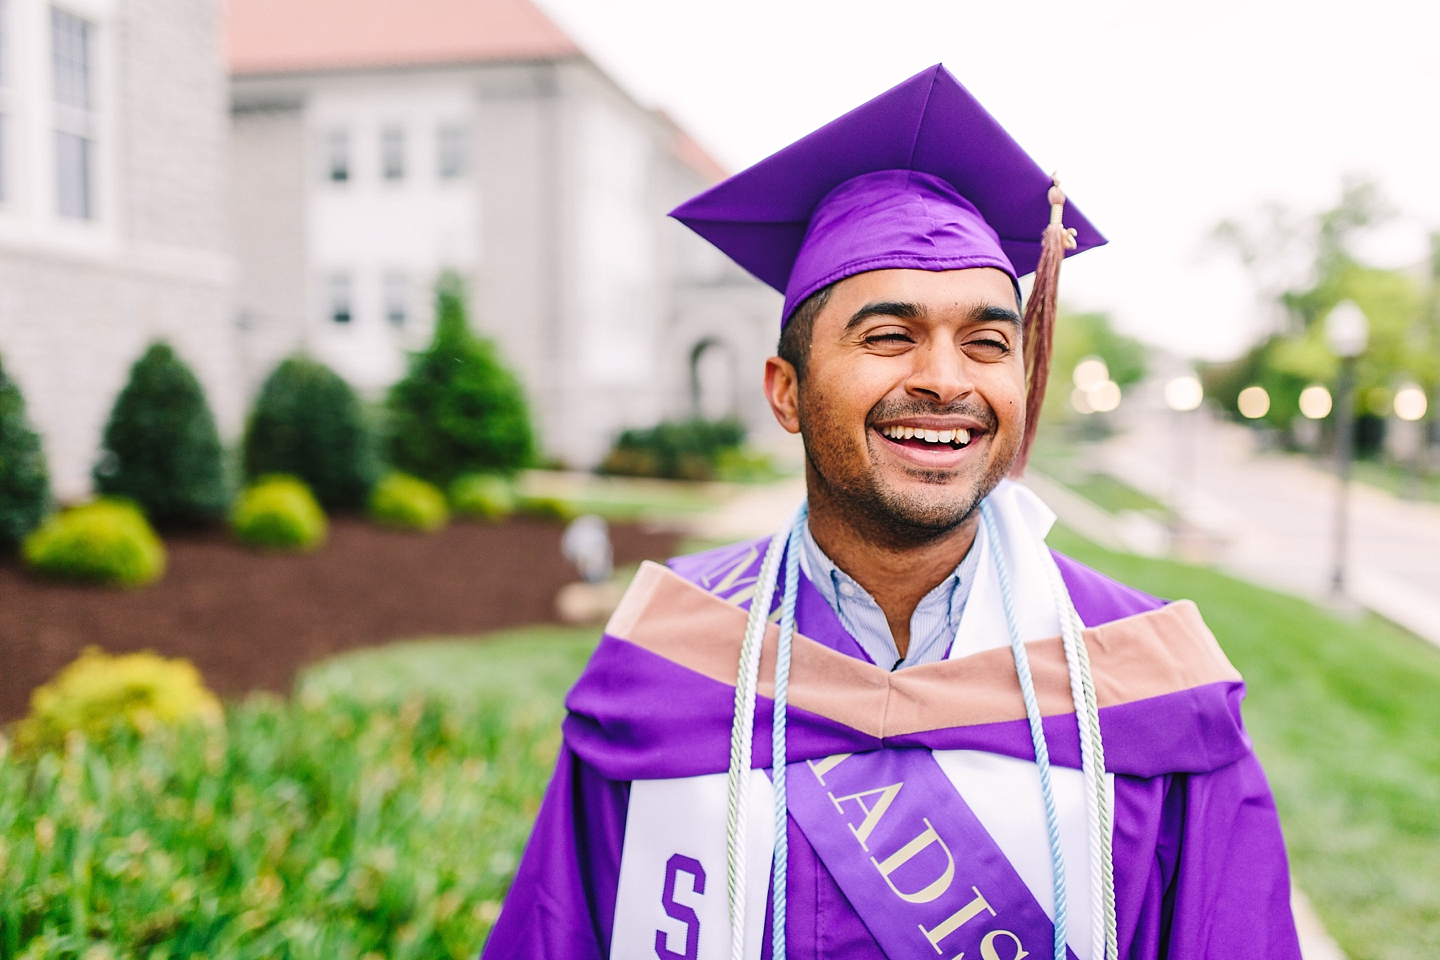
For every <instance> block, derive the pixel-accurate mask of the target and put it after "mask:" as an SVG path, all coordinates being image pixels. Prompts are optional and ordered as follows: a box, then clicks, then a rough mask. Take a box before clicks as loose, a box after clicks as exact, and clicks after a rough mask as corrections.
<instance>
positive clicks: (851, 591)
mask: <svg viewBox="0 0 1440 960" xmlns="http://www.w3.org/2000/svg"><path fill="white" fill-rule="evenodd" d="M840 592H841V593H843V594H845V596H847V597H853V596H855V588H854V587H853V586H851V585H850V584H848V583H842V584H840Z"/></svg>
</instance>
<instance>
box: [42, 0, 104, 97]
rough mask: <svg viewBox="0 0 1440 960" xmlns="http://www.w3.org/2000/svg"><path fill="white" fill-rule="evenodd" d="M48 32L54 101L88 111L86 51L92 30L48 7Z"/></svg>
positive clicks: (88, 71)
mask: <svg viewBox="0 0 1440 960" xmlns="http://www.w3.org/2000/svg"><path fill="white" fill-rule="evenodd" d="M50 31H51V34H52V39H53V45H54V61H55V102H56V103H58V104H60V105H61V106H63V107H74V108H76V109H77V110H84V111H87V112H88V111H89V110H90V54H91V49H90V48H91V40H92V34H93V33H94V32H95V28H94V27H93V26H92V25H91V24H90V23H89V22H87V21H85V20H81V19H80V18H79V17H77V16H75V15H74V14H73V13H66V12H65V11H64V10H59V9H55V8H51V10H50Z"/></svg>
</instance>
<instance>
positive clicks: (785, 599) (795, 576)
mask: <svg viewBox="0 0 1440 960" xmlns="http://www.w3.org/2000/svg"><path fill="white" fill-rule="evenodd" d="M808 513H809V509H808V504H803V503H802V504H801V505H800V509H799V510H798V511H797V512H796V514H795V522H794V524H792V525H791V527H790V540H789V542H788V543H786V545H785V591H784V593H783V594H782V595H781V596H782V599H781V601H780V642H779V643H778V644H777V645H776V650H775V712H774V719H773V720H772V721H771V724H770V765H771V769H772V771H773V774H772V780H773V783H774V787H775V861H774V865H773V874H772V877H773V880H772V884H771V889H772V893H771V912H770V918H771V923H770V928H771V929H770V943H771V950H770V955H771V956H772V957H773V958H775V960H784V957H785V884H786V878H787V875H788V869H789V859H790V832H789V830H790V810H789V805H788V802H787V800H786V796H785V767H786V763H787V761H788V759H789V754H788V751H787V749H786V745H785V709H786V706H787V704H788V703H789V694H790V646H791V643H792V641H793V640H794V638H795V600H796V598H797V597H798V596H799V593H800V550H801V549H802V537H803V536H804V533H803V531H804V529H805V518H806V516H807V514H808Z"/></svg>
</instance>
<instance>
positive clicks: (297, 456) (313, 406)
mask: <svg viewBox="0 0 1440 960" xmlns="http://www.w3.org/2000/svg"><path fill="white" fill-rule="evenodd" d="M244 461H245V476H246V477H248V478H249V479H251V480H254V479H256V478H258V477H261V476H264V475H265V474H270V473H284V474H290V475H292V476H296V477H299V478H300V479H301V480H303V481H305V483H306V485H307V486H309V487H310V490H311V492H312V493H314V495H315V499H316V500H318V501H320V504H321V505H322V506H324V507H325V508H326V509H328V510H337V509H339V510H350V509H360V508H362V507H364V506H365V503H366V501H367V500H368V499H369V497H370V489H371V488H372V487H373V486H374V485H375V481H376V479H377V478H378V477H379V475H380V461H379V455H378V451H377V450H376V443H375V437H374V433H373V431H372V430H371V428H370V425H369V423H368V422H367V420H366V417H365V411H364V409H363V408H362V407H361V406H360V400H359V398H358V397H356V396H355V391H354V390H352V389H351V388H350V385H349V384H348V383H346V382H345V381H344V380H343V379H342V378H341V377H340V376H339V375H338V374H336V373H335V371H333V370H331V369H330V368H329V367H327V366H325V365H324V364H323V363H318V362H316V361H314V360H310V359H307V358H305V357H290V358H289V359H287V360H284V361H282V362H281V363H280V365H279V366H277V367H276V368H275V370H274V371H273V372H272V373H271V374H270V376H269V377H268V378H267V379H266V381H265V385H264V386H263V387H261V388H260V395H259V396H258V397H256V398H255V407H254V409H253V410H252V411H251V413H250V421H249V423H248V424H247V425H246V427H245V439H244Z"/></svg>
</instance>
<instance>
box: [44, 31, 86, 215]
mask: <svg viewBox="0 0 1440 960" xmlns="http://www.w3.org/2000/svg"><path fill="white" fill-rule="evenodd" d="M50 41H51V64H52V66H53V68H54V78H53V79H54V88H55V89H54V94H55V206H56V210H57V212H58V213H59V214H60V216H62V217H70V218H73V219H76V220H89V219H92V218H93V217H94V216H95V140H94V134H93V130H94V127H95V117H94V111H95V92H94V90H93V89H92V87H93V84H92V82H91V80H92V77H93V75H94V72H95V71H94V54H95V26H94V24H92V23H90V22H89V21H87V20H82V19H81V18H80V17H77V16H75V15H74V14H73V13H67V12H66V11H64V10H60V9H58V8H55V7H52V8H51V9H50Z"/></svg>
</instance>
